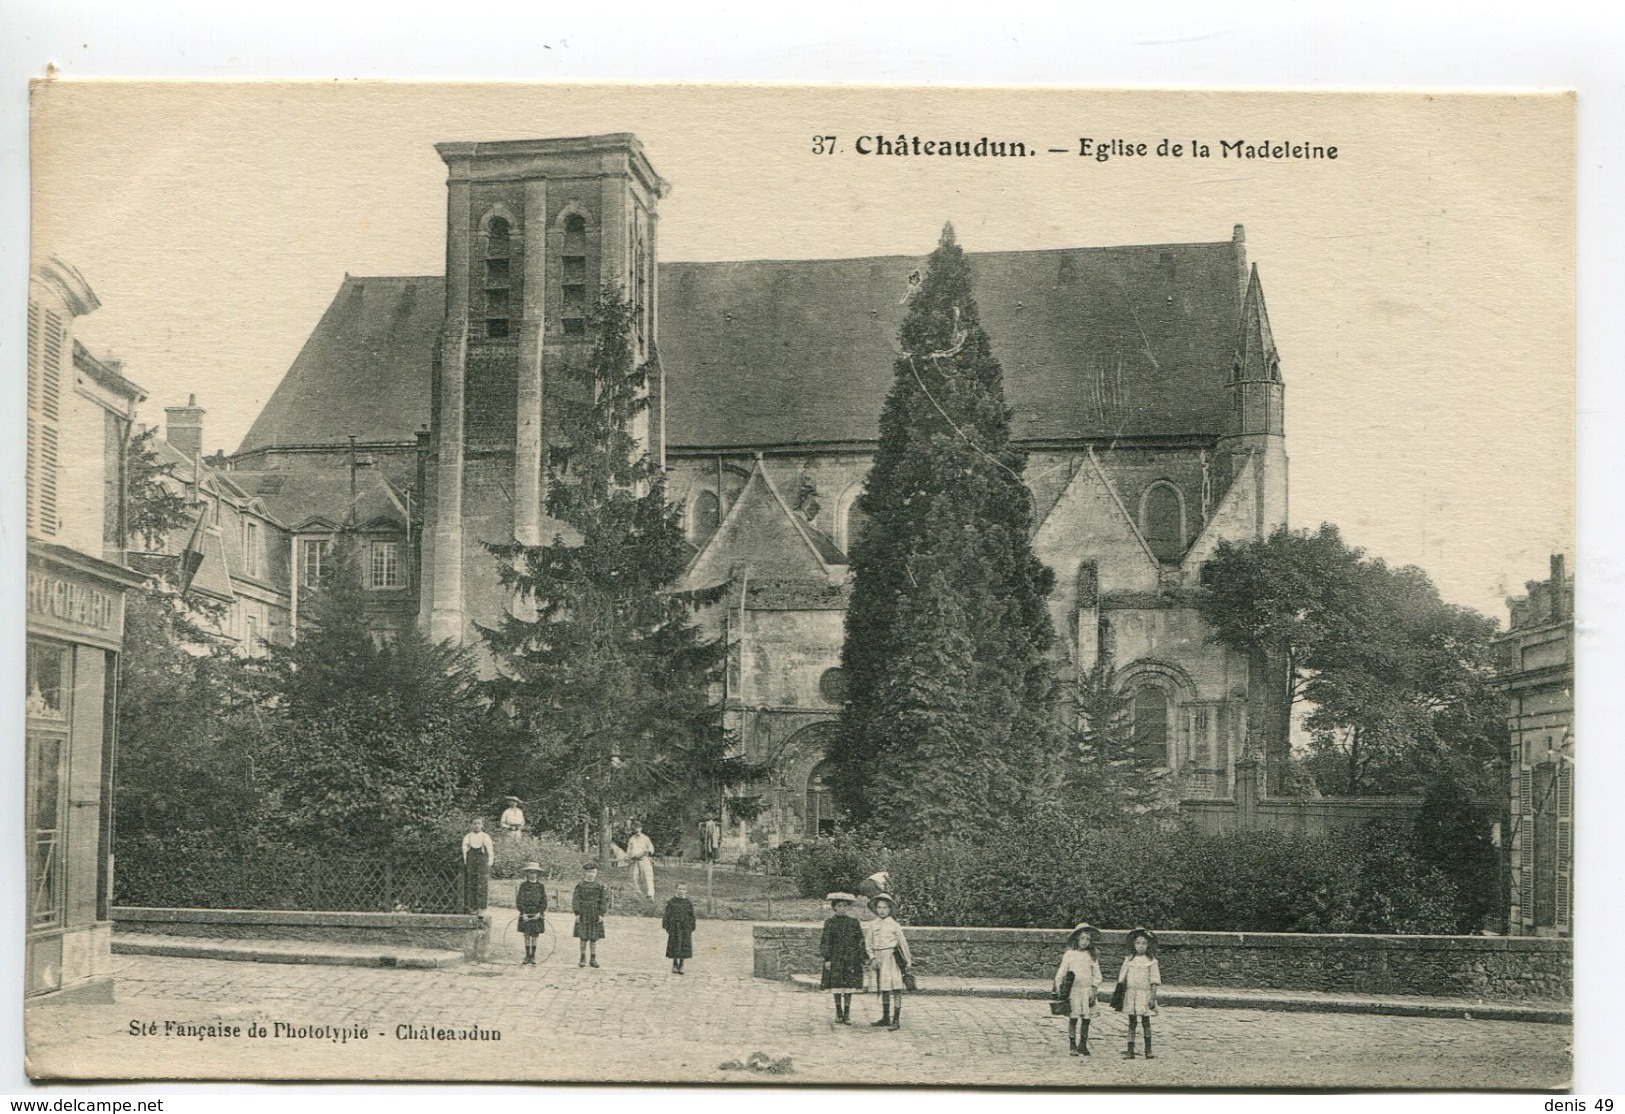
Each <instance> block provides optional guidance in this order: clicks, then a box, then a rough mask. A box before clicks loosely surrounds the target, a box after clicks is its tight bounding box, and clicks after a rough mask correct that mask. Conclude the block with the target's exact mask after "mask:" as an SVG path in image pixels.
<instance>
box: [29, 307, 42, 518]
mask: <svg viewBox="0 0 1625 1114" xmlns="http://www.w3.org/2000/svg"><path fill="white" fill-rule="evenodd" d="M43 319H44V314H43V313H41V311H40V307H39V305H38V303H35V302H30V303H28V461H27V473H26V474H27V488H28V503H27V511H28V528H29V529H30V530H36V529H38V528H39V507H38V503H37V499H38V488H39V420H40V419H39V391H40V364H41V361H42V360H43V359H44V355H43V353H42V352H41V348H42V347H43V341H44V334H43V332H42V327H43Z"/></svg>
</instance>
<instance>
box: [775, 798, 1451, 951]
mask: <svg viewBox="0 0 1625 1114" xmlns="http://www.w3.org/2000/svg"><path fill="white" fill-rule="evenodd" d="M772 865H773V866H775V867H777V868H778V870H779V871H780V872H782V873H787V874H790V875H792V876H793V877H794V878H795V879H796V881H797V884H798V888H799V889H800V890H801V892H802V893H803V894H805V895H808V896H820V897H821V896H823V894H824V893H826V892H828V891H829V890H832V889H850V888H851V887H852V886H853V885H855V884H856V883H857V882H858V881H859V880H861V879H862V878H864V877H867V876H868V875H869V874H872V873H873V872H874V871H876V870H879V869H886V870H888V871H889V872H890V875H891V884H892V889H893V890H894V892H895V893H896V894H897V895H898V897H899V900H900V908H899V916H900V917H901V918H902V919H905V920H907V921H910V922H912V923H914V924H932V925H945V926H972V925H985V926H989V927H1036V926H1050V925H1064V924H1071V923H1074V922H1075V921H1077V920H1089V921H1092V922H1094V923H1095V924H1106V925H1132V924H1146V925H1152V926H1156V927H1161V928H1182V929H1192V930H1206V931H1231V932H1374V933H1389V932H1397V933H1451V932H1456V931H1462V930H1463V928H1462V926H1461V925H1459V924H1458V923H1457V922H1456V915H1457V914H1456V909H1455V891H1454V888H1453V886H1452V884H1451V883H1450V881H1449V880H1448V879H1447V878H1446V876H1445V875H1444V874H1442V873H1441V872H1440V871H1439V870H1437V869H1435V868H1433V867H1431V866H1427V865H1424V864H1423V863H1421V862H1420V861H1419V860H1418V859H1417V857H1416V856H1415V854H1414V853H1413V852H1412V850H1411V847H1410V838H1409V832H1408V830H1406V829H1402V828H1391V827H1382V826H1377V825H1371V826H1367V827H1364V828H1359V829H1354V830H1350V831H1345V832H1340V833H1335V834H1332V835H1326V836H1306V835H1297V834H1291V833H1284V832H1274V831H1256V832H1243V833H1234V834H1230V835H1217V836H1216V835H1205V834H1203V833H1200V832H1197V831H1194V830H1191V829H1189V828H1183V827H1174V828H1172V829H1167V830H1158V829H1156V828H1153V827H1146V828H1141V829H1130V830H1118V831H1101V830H1093V829H1090V828H1087V827H1085V826H1083V825H1081V824H1078V823H1074V822H1070V821H1067V820H1063V819H1054V820H1048V821H1041V822H1035V823H1032V824H1028V825H1024V826H1015V827H1013V828H1012V829H1007V830H1003V831H1000V832H996V833H993V834H991V835H990V836H989V837H988V838H986V839H983V840H979V841H972V840H968V839H955V840H947V841H943V842H939V843H935V844H931V845H929V846H923V847H916V848H911V849H908V850H904V851H887V850H885V849H884V848H880V847H877V846H875V845H873V844H872V843H867V842H865V841H864V840H863V839H862V838H861V837H860V836H857V835H851V834H849V835H845V836H842V837H838V838H836V839H832V840H821V841H817V842H816V843H811V844H801V845H794V846H789V847H782V848H779V849H778V850H777V851H776V852H775V853H774V862H773V864H772ZM1471 927H1473V928H1476V926H1471Z"/></svg>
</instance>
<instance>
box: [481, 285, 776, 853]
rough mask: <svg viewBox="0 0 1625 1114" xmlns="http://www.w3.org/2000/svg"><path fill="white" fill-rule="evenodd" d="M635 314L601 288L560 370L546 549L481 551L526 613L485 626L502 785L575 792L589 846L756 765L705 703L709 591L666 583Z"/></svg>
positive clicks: (719, 660) (665, 546)
mask: <svg viewBox="0 0 1625 1114" xmlns="http://www.w3.org/2000/svg"><path fill="white" fill-rule="evenodd" d="M634 312H635V310H634V307H632V306H631V305H629V304H628V303H627V302H626V301H624V300H623V299H622V298H621V297H620V295H619V294H618V292H613V291H605V292H604V294H603V296H602V297H601V299H600V302H599V305H598V307H597V309H596V310H595V311H594V314H593V316H592V317H591V319H590V320H589V322H588V324H589V327H590V328H591V329H592V330H593V332H594V334H595V341H594V345H593V349H592V354H591V356H590V358H589V359H588V360H587V361H586V363H585V364H584V365H582V366H581V367H580V368H578V369H574V370H573V371H572V372H571V375H572V378H573V379H574V381H575V383H576V385H577V387H578V388H579V390H578V391H577V392H576V394H575V397H574V398H573V399H571V400H569V401H567V402H566V403H565V404H564V406H563V407H562V418H561V422H560V429H559V437H558V441H557V443H556V447H555V448H554V449H553V451H552V452H550V454H549V460H548V490H547V511H548V514H549V515H550V516H551V517H552V518H553V519H555V520H556V521H557V522H558V523H561V524H562V528H560V529H558V531H557V532H556V534H555V537H554V538H553V539H552V540H551V541H549V542H547V543H546V544H543V545H537V546H525V545H520V544H517V543H515V544H511V545H493V546H491V547H490V549H491V551H492V553H493V554H494V555H495V556H496V557H497V559H498V560H499V561H500V563H501V570H502V580H503V583H504V585H505V586H507V587H508V588H509V589H510V590H512V591H513V592H515V594H516V596H517V597H519V598H520V599H522V600H524V601H526V602H527V603H528V605H530V606H531V607H533V608H534V611H535V618H534V619H530V618H525V617H520V616H509V617H508V618H507V619H506V620H505V621H504V623H503V624H502V625H501V626H499V627H496V628H492V629H488V630H486V631H485V632H484V633H485V636H486V639H487V642H488V644H489V645H490V647H491V649H492V650H493V652H494V653H495V655H496V658H497V663H498V668H499V670H500V676H498V677H497V678H496V679H495V680H494V681H493V682H492V683H491V685H490V689H489V691H490V693H491V695H492V697H493V699H494V700H495V702H496V703H497V704H498V706H500V707H502V708H505V709H507V710H508V712H509V713H510V714H511V723H512V725H513V728H514V731H513V737H512V738H511V739H510V740H509V742H508V748H509V755H508V761H507V762H506V770H507V776H508V777H509V778H511V779H512V780H511V782H510V784H513V785H515V786H516V787H518V788H520V789H526V788H527V787H530V786H534V787H536V788H535V790H531V791H529V792H527V793H526V795H527V796H529V795H530V792H534V791H536V790H540V789H542V787H544V786H545V787H547V790H548V791H550V792H552V793H553V794H554V796H555V799H557V797H559V796H561V795H563V796H567V797H573V798H575V799H576V800H579V801H581V802H582V803H583V804H584V805H585V806H586V807H587V808H588V809H590V810H591V811H592V812H593V814H594V815H596V816H597V818H598V820H599V823H600V834H601V847H600V852H601V854H607V848H608V843H609V831H610V825H611V822H612V817H613V816H614V815H615V814H616V813H617V812H620V813H621V814H622V815H623V817H626V814H627V813H628V812H631V813H633V814H635V815H636V816H640V817H641V816H646V815H649V814H652V813H654V812H656V811H658V810H668V809H670V808H671V807H672V805H673V802H674V801H676V802H677V803H678V804H679V805H682V804H683V803H684V802H686V803H687V804H688V805H689V806H691V807H692V809H694V810H696V811H697V810H699V809H701V808H704V807H706V804H707V802H711V801H715V800H716V799H717V798H718V797H720V795H721V790H722V787H723V786H725V785H730V784H734V783H737V782H739V781H742V780H746V779H748V778H749V777H751V776H753V774H754V772H755V771H754V770H753V768H752V767H750V766H748V765H746V764H745V763H744V762H742V761H740V760H739V759H737V758H734V757H731V756H730V753H729V751H730V748H729V742H728V738H727V736H726V734H725V732H724V730H723V727H722V708H721V706H720V704H717V703H715V702H714V701H713V700H712V690H713V685H717V684H720V682H721V678H722V669H723V664H724V656H723V655H724V648H723V646H722V644H721V643H720V642H719V641H716V640H707V639H705V638H704V636H703V633H702V632H701V631H700V629H699V628H698V627H697V626H696V625H695V623H694V617H695V613H696V611H697V609H698V608H700V607H702V606H705V605H707V604H710V603H714V602H716V601H717V599H720V591H721V590H720V589H719V590H718V591H717V592H716V593H709V594H693V593H689V594H684V593H679V592H676V591H673V586H674V584H675V583H676V581H677V579H678V577H679V575H680V574H681V573H682V571H683V569H684V567H685V565H686V564H687V560H688V555H687V552H686V550H685V545H684V537H683V531H682V525H681V522H680V517H679V515H680V512H679V511H678V509H677V508H676V507H675V506H673V505H672V504H671V503H670V502H669V501H668V498H667V494H666V483H665V476H664V474H663V473H662V472H661V470H660V469H659V467H658V465H657V464H656V463H655V462H654V461H653V460H652V459H651V458H650V457H649V455H648V454H647V453H645V452H644V451H643V450H642V447H641V446H640V445H639V444H638V442H637V439H636V437H635V436H634V434H633V423H634V422H635V420H636V419H637V417H638V416H639V415H640V414H641V413H643V412H644V410H645V409H646V408H647V406H648V399H647V395H646V392H645V390H644V387H645V384H646V382H647V371H646V369H645V368H644V367H640V366H636V365H635V361H634V355H633V348H632V323H633V315H634ZM566 531H568V532H569V533H570V534H571V535H573V536H569V537H567V536H565V535H566Z"/></svg>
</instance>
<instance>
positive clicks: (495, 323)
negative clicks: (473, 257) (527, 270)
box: [485, 217, 513, 340]
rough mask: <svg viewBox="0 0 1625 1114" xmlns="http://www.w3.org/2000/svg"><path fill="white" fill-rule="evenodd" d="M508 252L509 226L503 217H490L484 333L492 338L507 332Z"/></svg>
mask: <svg viewBox="0 0 1625 1114" xmlns="http://www.w3.org/2000/svg"><path fill="white" fill-rule="evenodd" d="M512 255H513V241H512V229H511V228H510V226H509V224H508V222H507V220H506V219H505V218H503V217H492V218H491V219H490V220H489V221H488V222H487V223H486V226H485V335H486V336H488V337H491V338H492V339H496V340H500V339H502V338H504V337H506V336H508V330H509V313H510V311H509V301H508V284H509V282H510V281H511V276H512V273H513V271H512V261H511V257H512Z"/></svg>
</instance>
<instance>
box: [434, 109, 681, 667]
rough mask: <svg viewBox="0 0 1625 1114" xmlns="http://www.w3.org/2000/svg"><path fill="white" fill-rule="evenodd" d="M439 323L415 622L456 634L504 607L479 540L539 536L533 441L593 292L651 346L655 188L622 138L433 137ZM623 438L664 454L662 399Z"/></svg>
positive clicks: (542, 483) (658, 188) (582, 344)
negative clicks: (440, 254) (441, 234)
mask: <svg viewBox="0 0 1625 1114" xmlns="http://www.w3.org/2000/svg"><path fill="white" fill-rule="evenodd" d="M436 150H438V151H439V153H440V157H441V158H442V159H443V160H444V161H445V163H446V169H447V182H446V187H447V189H446V194H447V196H446V316H445V322H444V325H443V326H442V328H441V332H440V340H439V344H438V346H437V352H436V359H435V367H434V373H433V392H432V402H431V412H432V420H431V426H430V436H429V468H428V473H427V479H428V483H427V487H428V490H427V491H426V493H425V497H426V498H425V507H424V538H423V578H422V584H423V585H424V589H425V591H424V593H423V605H422V613H421V616H420V617H421V620H422V623H423V626H424V628H425V629H426V630H427V631H428V633H429V636H430V638H432V639H433V640H435V641H443V640H446V639H450V640H452V641H454V642H458V643H466V642H470V641H472V640H473V639H474V638H475V637H477V632H476V629H475V628H476V624H482V623H483V624H491V623H494V622H496V621H498V619H499V618H500V616H501V614H502V611H503V609H504V608H505V607H506V606H507V605H508V600H507V598H506V593H505V592H504V591H503V589H502V587H501V585H500V583H499V581H498V577H497V568H496V562H495V559H494V558H492V557H491V555H490V554H489V553H488V552H487V551H486V550H485V548H484V546H485V543H487V542H497V543H501V542H509V541H519V542H522V543H524V544H527V545H539V544H541V543H543V542H544V541H548V540H550V537H551V534H552V531H551V529H550V524H549V522H548V520H547V517H546V502H547V491H546V478H547V472H546V446H547V444H548V443H549V441H550V439H551V438H552V437H553V436H554V435H555V433H556V429H557V412H558V404H559V402H560V401H562V400H563V399H565V398H568V397H570V396H571V394H572V393H574V392H576V391H578V390H579V389H580V387H579V384H577V383H575V382H573V380H572V376H571V374H570V372H571V371H572V370H573V369H578V368H580V367H581V366H582V365H583V364H584V363H585V361H586V360H587V358H588V356H589V354H590V352H591V350H592V344H593V338H592V336H591V331H590V328H589V326H588V320H589V317H590V315H591V313H592V309H593V306H594V304H595V302H596V301H597V299H598V297H599V294H600V292H601V291H603V290H605V289H618V290H619V291H620V292H621V294H622V296H623V297H625V298H626V299H627V300H628V301H630V302H631V303H632V304H633V305H634V306H635V307H636V313H635V314H634V321H635V325H634V338H633V340H634V350H635V355H636V358H637V360H638V361H639V362H643V361H645V360H648V359H650V358H651V356H652V355H653V354H654V352H655V333H656V327H657V321H656V308H655V307H656V287H655V283H656V268H655V258H656V247H655V246H656V228H657V223H658V216H657V211H656V210H657V206H658V203H659V200H660V198H661V197H663V196H664V195H665V193H666V191H667V188H668V187H667V184H666V182H665V181H664V180H663V179H662V178H661V177H660V176H659V175H658V174H657V173H655V170H654V168H653V167H652V166H651V165H650V163H649V160H648V158H647V157H646V156H645V155H644V153H643V146H642V144H640V143H639V142H638V140H637V137H636V136H633V135H630V134H627V133H616V134H610V135H592V136H582V137H578V138H569V139H521V140H506V141H502V142H494V143H442V144H438V145H437V147H436ZM661 388H662V384H661V382H660V378H659V376H658V375H655V376H651V382H650V388H649V389H650V392H651V396H652V397H651V399H650V407H649V409H648V410H647V411H646V412H645V414H644V415H643V418H642V419H641V423H642V424H641V427H640V428H639V429H638V430H637V431H636V432H637V434H638V437H639V440H640V441H641V443H643V444H645V445H648V446H650V447H651V449H652V450H653V451H654V452H655V454H656V456H657V457H663V456H664V444H663V438H662V430H661V412H662V403H663V399H662V397H661Z"/></svg>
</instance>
